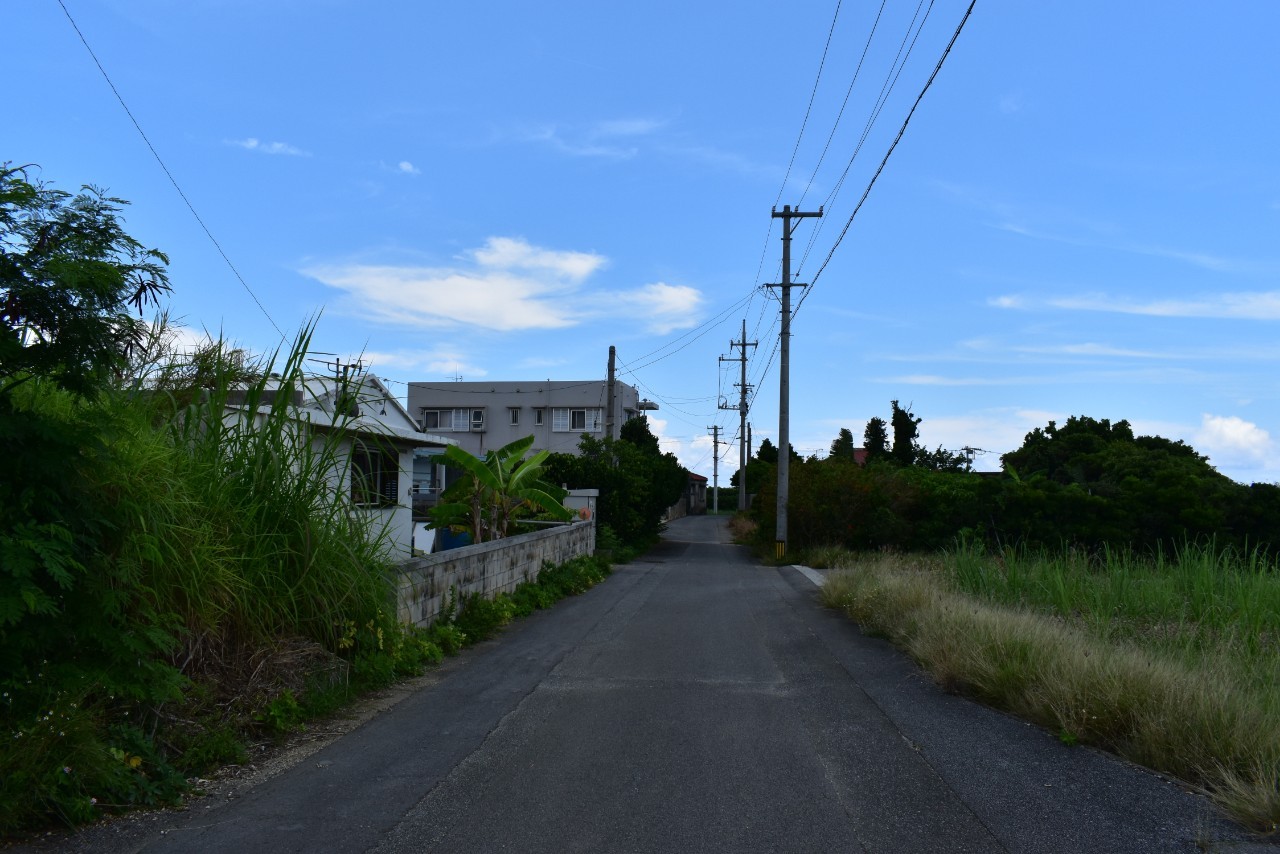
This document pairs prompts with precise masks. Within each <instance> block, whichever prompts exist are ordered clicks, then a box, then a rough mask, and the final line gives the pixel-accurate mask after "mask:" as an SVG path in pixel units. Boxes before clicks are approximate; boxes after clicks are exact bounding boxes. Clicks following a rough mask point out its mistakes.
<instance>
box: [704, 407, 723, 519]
mask: <svg viewBox="0 0 1280 854" xmlns="http://www.w3.org/2000/svg"><path fill="white" fill-rule="evenodd" d="M707 429H708V430H710V431H711V508H712V510H714V511H715V513H716V514H717V515H719V513H720V425H719V424H713V425H711V426H710V427H708V428H707Z"/></svg>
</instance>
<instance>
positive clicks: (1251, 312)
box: [987, 291, 1280, 320]
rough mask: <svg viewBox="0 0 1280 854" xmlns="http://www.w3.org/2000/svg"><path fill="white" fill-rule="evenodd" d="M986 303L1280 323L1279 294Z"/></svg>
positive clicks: (1016, 297)
mask: <svg viewBox="0 0 1280 854" xmlns="http://www.w3.org/2000/svg"><path fill="white" fill-rule="evenodd" d="M987 304H988V305H990V306H992V307H994V308H1005V309H1022V310H1031V309H1041V310H1043V309H1045V308H1060V309H1068V310H1072V311H1101V312H1112V313H1117V314H1140V315H1148V316H1151V317H1196V318H1216V319H1227V320H1232V319H1238V320H1280V291H1251V292H1240V293H1222V294H1207V295H1204V296H1200V297H1197V298H1188V299H1159V300H1135V299H1132V298H1129V297H1116V296H1110V295H1108V294H1081V295H1078V296H1059V297H1048V298H1032V297H1026V296H1022V295H1017V294H1012V295H1005V296H998V297H993V298H991V299H989V300H987Z"/></svg>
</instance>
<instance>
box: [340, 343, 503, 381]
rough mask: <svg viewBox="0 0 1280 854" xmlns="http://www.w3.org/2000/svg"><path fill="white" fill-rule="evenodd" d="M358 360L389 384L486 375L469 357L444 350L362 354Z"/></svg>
mask: <svg viewBox="0 0 1280 854" xmlns="http://www.w3.org/2000/svg"><path fill="white" fill-rule="evenodd" d="M359 356H360V358H361V359H363V360H364V362H365V364H367V365H368V366H369V369H370V370H371V371H373V373H375V374H377V375H378V376H386V377H389V378H390V379H392V380H393V381H394V380H404V379H405V378H406V377H421V376H439V377H446V376H448V377H452V376H454V375H455V374H456V375H461V376H464V377H470V378H473V379H475V378H479V377H484V376H488V374H489V372H488V371H487V370H485V369H484V368H483V367H481V366H480V365H478V364H475V363H474V362H472V361H471V359H470V357H469V356H467V355H466V354H464V353H462V352H460V351H458V350H456V349H452V348H450V347H448V346H441V347H429V348H427V349H425V350H421V349H417V348H415V349H413V350H395V351H391V352H377V351H372V350H366V351H365V352H363V353H361V354H359Z"/></svg>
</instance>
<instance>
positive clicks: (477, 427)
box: [463, 409, 484, 433]
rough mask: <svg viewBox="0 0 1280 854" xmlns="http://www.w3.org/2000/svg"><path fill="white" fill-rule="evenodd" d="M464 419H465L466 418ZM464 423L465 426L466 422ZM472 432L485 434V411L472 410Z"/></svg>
mask: <svg viewBox="0 0 1280 854" xmlns="http://www.w3.org/2000/svg"><path fill="white" fill-rule="evenodd" d="M463 417H464V418H465V416H463ZM463 423H464V424H465V423H466V422H465V421H464V422H463ZM471 432H472V433H483V432H484V410H483V409H473V410H471Z"/></svg>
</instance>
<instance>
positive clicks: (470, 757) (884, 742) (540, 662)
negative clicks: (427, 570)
mask: <svg viewBox="0 0 1280 854" xmlns="http://www.w3.org/2000/svg"><path fill="white" fill-rule="evenodd" d="M161 826H163V827H164V829H165V832H164V833H163V834H159V833H152V834H151V835H150V836H148V837H147V838H145V839H140V840H135V842H133V843H130V844H129V846H128V848H129V850H140V851H147V852H162V851H163V852H169V851H182V852H186V851H200V852H246V851H271V852H284V851H308V852H310V851H368V850H374V851H379V852H425V851H444V852H463V851H465V852H491V851H511V852H541V851H546V852H574V851H584V852H587V851H590V852H594V851H626V852H665V851H673V852H749V851H768V852H793V851H794V852H818V851H824V852H826V851H833V852H834V851H849V852H859V851H866V852H926V851H945V852H964V851H975V852H999V851H1017V852H1041V851H1043V852H1129V851H1132V852H1150V851H1188V852H1190V851H1197V850H1202V849H1200V848H1198V847H1197V843H1201V842H1205V841H1207V840H1217V842H1218V843H1219V844H1220V845H1221V846H1222V847H1221V848H1219V849H1217V850H1223V851H1246V850H1260V851H1272V852H1275V851H1277V850H1280V849H1277V848H1274V847H1272V846H1264V845H1257V844H1250V843H1248V842H1247V841H1245V836H1244V834H1242V833H1241V832H1240V831H1239V830H1237V829H1235V828H1234V826H1233V825H1231V824H1229V823H1228V822H1225V821H1224V820H1222V819H1221V818H1220V817H1218V815H1217V814H1216V812H1215V811H1214V810H1213V809H1212V807H1210V806H1209V805H1208V804H1207V803H1206V802H1205V801H1204V800H1203V799H1201V798H1199V797H1197V796H1195V795H1192V794H1188V793H1186V792H1184V791H1182V790H1181V789H1180V788H1178V787H1177V786H1175V785H1173V784H1170V783H1168V782H1165V781H1163V780H1161V779H1160V778H1158V777H1157V776H1155V775H1153V774H1151V773H1148V772H1146V771H1143V770H1140V769H1137V768H1134V767H1133V766H1130V765H1127V764H1125V763H1122V762H1118V761H1116V760H1113V759H1110V758H1108V757H1106V756H1103V755H1101V754H1099V753H1096V752H1094V751H1091V750H1088V749H1084V748H1078V747H1077V748H1068V747H1065V746H1063V745H1061V744H1060V743H1058V742H1057V741H1056V740H1055V739H1054V738H1052V737H1051V736H1050V735H1048V734H1046V733H1044V732H1041V731H1040V730H1038V729H1035V728H1033V727H1030V726H1027V725H1025V724H1022V723H1020V722H1018V721H1015V720H1013V719H1011V718H1008V717H1006V716H1004V715H1001V714H998V713H996V712H992V711H990V710H988V709H984V708H982V707H980V706H978V705H976V704H973V703H970V702H968V701H966V700H963V699H960V698H957V697H952V696H947V695H944V694H942V693H941V692H939V691H938V690H936V689H935V688H934V687H933V686H932V685H931V684H930V683H929V682H928V681H927V680H926V679H925V678H923V677H922V676H921V675H920V674H919V673H918V672H917V671H916V670H915V668H914V667H913V666H912V665H911V664H910V663H909V662H908V661H906V660H905V659H904V658H903V656H901V655H900V654H898V653H897V652H895V651H893V650H892V649H891V648H889V647H888V646H887V645H885V644H884V643H882V642H880V641H877V640H874V639H869V638H865V637H863V636H861V635H860V634H859V632H858V631H857V629H856V628H855V627H853V626H852V625H850V624H849V623H848V622H846V621H845V620H843V619H842V618H840V617H839V616H837V615H835V614H834V613H832V612H829V611H826V610H824V609H823V608H822V607H821V606H820V605H819V604H818V603H817V599H816V591H815V588H814V585H813V583H812V582H811V581H810V580H809V579H808V578H806V577H805V576H804V575H802V574H801V573H800V572H797V571H796V570H794V569H789V568H784V569H773V568H764V567H760V566H757V565H755V564H754V563H753V562H752V561H751V560H750V559H749V556H748V555H747V554H746V552H745V551H744V550H742V549H740V548H739V547H736V546H732V545H729V544H728V536H727V532H726V531H725V529H724V526H723V522H722V521H721V520H719V519H716V518H713V517H697V518H690V519H683V520H679V521H678V522H676V523H673V524H672V525H671V527H670V529H669V531H668V534H667V537H666V539H665V541H664V543H663V544H662V545H661V546H660V547H659V548H657V549H656V550H654V551H653V552H652V553H650V554H649V555H647V556H646V557H644V558H642V559H640V560H638V561H636V562H635V563H633V564H631V565H628V566H624V567H620V568H619V569H618V570H617V571H616V572H615V574H614V575H613V577H612V578H611V579H610V580H609V581H608V582H606V583H605V584H603V585H600V586H598V587H596V588H595V589H593V590H591V591H590V592H588V593H587V594H585V595H583V596H581V597H576V598H574V599H571V600H568V601H566V602H563V603H561V604H560V605H559V606H557V607H556V608H555V609H553V610H552V611H550V612H541V613H538V614H536V615H534V616H533V617H531V618H530V619H528V620H525V621H522V622H520V623H518V624H516V625H515V626H512V627H511V628H510V629H508V630H507V631H506V632H505V633H504V634H503V635H502V636H501V637H500V638H498V639H497V640H495V641H491V642H489V643H487V644H484V645H482V646H480V647H478V648H476V649H474V650H472V651H470V652H468V653H466V654H465V655H464V657H463V660H462V661H461V663H460V664H456V665H454V666H451V667H450V668H448V670H447V672H446V673H445V675H444V676H443V678H441V679H440V680H439V681H438V682H436V683H435V684H433V685H430V686H429V687H426V688H424V689H423V690H421V691H419V692H417V693H415V694H413V695H412V696H410V697H409V698H407V699H405V700H404V701H402V702H400V703H399V704H398V705H396V706H395V707H394V708H392V709H390V710H388V711H386V712H385V713H383V714H381V715H380V716H378V717H377V718H375V719H374V720H372V721H371V722H369V723H368V724H366V725H365V726H363V727H361V728H360V729H358V730H356V731H355V732H353V733H351V734H349V735H347V736H346V737H344V738H342V739H341V740H339V741H337V742H335V743H333V744H331V745H330V746H328V747H327V748H325V749H324V750H323V751H321V752H320V753H317V754H315V755H313V756H311V757H309V758H308V759H307V760H305V761H304V762H302V763H300V764H298V765H297V766H295V767H294V768H292V769H291V770H289V771H287V772H285V773H283V774H281V775H279V776H277V777H275V778H273V779H271V780H269V781H267V782H266V783H264V784H262V785H261V786H258V787H257V788H256V789H255V790H253V792H252V793H251V794H249V795H248V796H246V797H243V798H241V799H239V800H235V801H230V802H222V803H215V804H207V803H206V804H197V805H196V806H194V807H193V808H192V809H191V810H189V811H188V812H186V813H183V814H175V815H173V816H172V817H170V818H166V819H165V820H164V821H163V822H162V825H161ZM93 839H94V837H93V836H92V835H91V834H90V835H86V836H84V837H83V838H82V843H83V844H82V849H81V850H100V849H99V847H98V844H97V843H94V842H93V841H92V840H93ZM119 845H120V841H119V840H117V843H116V844H115V846H113V850H122V849H121V848H120V847H119Z"/></svg>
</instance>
